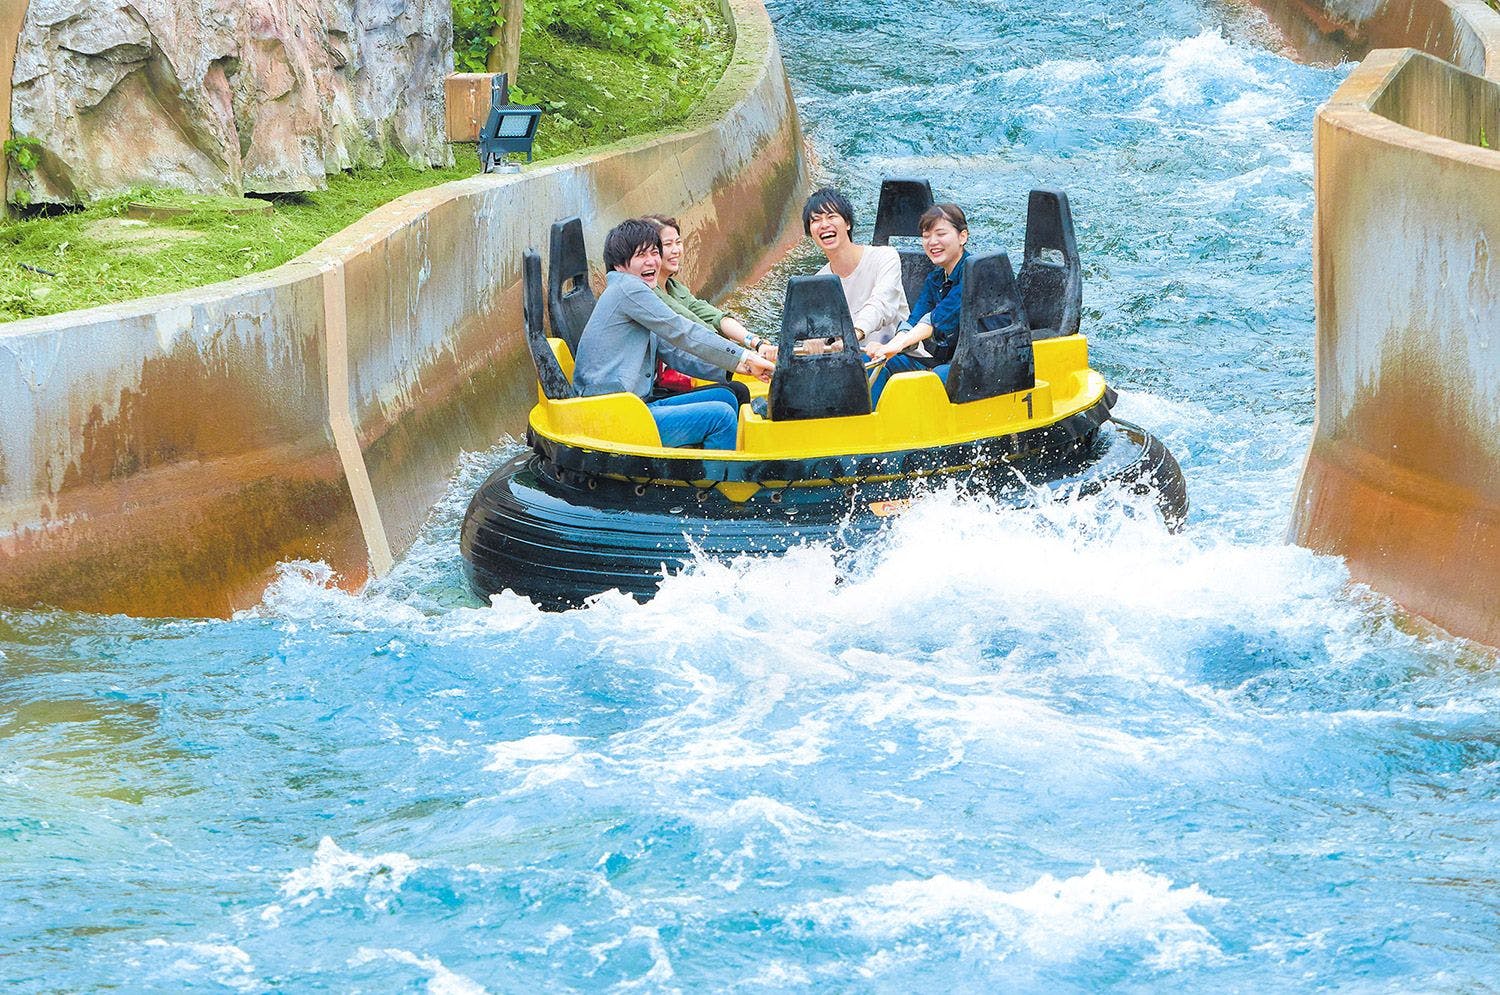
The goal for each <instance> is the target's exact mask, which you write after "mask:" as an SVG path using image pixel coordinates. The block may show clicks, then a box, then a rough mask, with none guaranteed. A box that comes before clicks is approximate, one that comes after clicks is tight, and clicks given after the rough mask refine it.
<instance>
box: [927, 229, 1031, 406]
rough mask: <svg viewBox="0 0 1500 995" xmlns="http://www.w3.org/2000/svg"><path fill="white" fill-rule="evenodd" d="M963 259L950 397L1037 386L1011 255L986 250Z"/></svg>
mask: <svg viewBox="0 0 1500 995" xmlns="http://www.w3.org/2000/svg"><path fill="white" fill-rule="evenodd" d="M964 265H965V266H966V267H968V268H967V269H965V270H964V290H963V294H964V296H963V311H962V314H961V316H960V318H959V321H958V347H957V348H956V349H955V350H954V351H953V365H952V367H951V368H950V369H949V371H948V398H949V399H950V400H951V401H953V403H954V404H965V403H967V402H969V401H979V400H983V399H984V398H986V397H999V396H1000V395H1001V394H1011V393H1014V392H1015V391H1018V390H1030V389H1031V388H1033V387H1035V386H1036V360H1035V356H1034V355H1033V354H1032V349H1031V328H1030V326H1029V325H1028V324H1027V321H1026V309H1025V307H1024V305H1022V303H1021V295H1020V293H1019V291H1018V289H1017V287H1016V278H1015V274H1014V273H1013V272H1012V271H1011V268H1010V257H1009V256H1007V255H1006V254H1005V253H1003V252H988V253H985V254H984V255H982V256H970V257H969V258H968V259H966V260H965V261H964Z"/></svg>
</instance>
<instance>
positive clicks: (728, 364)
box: [573, 218, 775, 449]
mask: <svg viewBox="0 0 1500 995" xmlns="http://www.w3.org/2000/svg"><path fill="white" fill-rule="evenodd" d="M604 268H605V270H606V277H605V279H606V281H607V285H606V287H605V289H604V293H603V294H601V295H600V296H599V300H598V302H597V303H596V304H595V305H594V313H593V315H592V316H590V318H589V321H588V324H587V325H585V326H584V329H583V335H582V336H580V337H579V340H578V355H577V357H575V359H574V361H573V386H574V387H575V388H577V390H578V393H579V394H581V395H583V396H584V397H588V396H592V395H595V394H614V393H618V392H620V391H625V392H627V393H631V394H634V395H636V396H637V397H639V398H641V399H642V400H643V401H646V402H647V404H646V407H647V410H649V411H650V412H651V417H652V418H653V419H654V420H655V421H656V428H657V431H658V432H660V433H661V441H662V445H664V446H692V445H700V444H701V445H702V446H703V447H704V448H705V449H733V448H734V447H735V441H736V437H737V434H738V426H739V402H738V401H737V400H736V399H735V396H734V393H733V391H731V390H730V389H729V388H728V387H719V386H715V387H702V388H699V389H697V390H692V391H688V392H687V393H685V394H674V395H672V396H670V397H664V398H662V399H660V400H657V401H652V400H650V397H651V388H652V385H653V383H654V382H655V380H656V361H657V359H658V357H659V358H661V359H662V360H664V361H665V362H666V364H667V365H668V366H670V367H672V368H673V369H676V370H681V371H682V372H684V373H687V374H689V375H691V376H695V377H698V378H699V379H710V378H716V377H717V375H718V371H719V370H728V371H731V372H735V373H746V374H750V375H752V376H756V377H758V378H760V379H761V380H770V379H771V372H772V371H773V370H774V369H775V365H774V364H772V363H771V362H770V361H768V360H766V359H763V358H762V357H761V356H760V355H759V354H758V353H755V352H752V351H750V350H747V349H745V348H743V347H741V346H738V345H735V344H734V343H732V342H730V341H728V340H727V339H724V338H721V337H719V336H718V335H715V334H714V333H713V332H712V331H710V330H709V329H708V328H706V327H704V326H703V325H700V324H698V323H697V322H695V321H692V320H690V319H688V318H685V317H683V316H682V315H680V314H678V313H677V312H675V311H673V310H672V309H671V308H669V307H668V306H667V305H666V304H664V303H663V302H662V300H661V298H659V297H657V296H656V293H655V291H653V290H652V289H651V281H652V280H654V279H655V278H656V274H657V271H658V270H659V269H660V268H661V236H660V234H659V233H658V229H657V227H656V226H655V225H653V224H652V223H651V222H649V221H644V220H640V219H635V218H633V219H631V220H629V221H623V222H621V223H620V224H618V225H616V226H615V227H614V228H612V229H610V232H609V234H608V235H606V236H605V238H604Z"/></svg>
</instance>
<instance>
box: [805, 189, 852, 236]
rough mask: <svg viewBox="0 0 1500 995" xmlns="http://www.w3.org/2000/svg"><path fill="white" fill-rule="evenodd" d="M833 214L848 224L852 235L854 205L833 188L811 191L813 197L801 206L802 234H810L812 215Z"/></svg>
mask: <svg viewBox="0 0 1500 995" xmlns="http://www.w3.org/2000/svg"><path fill="white" fill-rule="evenodd" d="M829 211H832V212H834V213H835V214H837V215H838V216H839V217H841V218H843V219H844V220H845V221H846V222H848V224H849V233H850V234H851V235H852V234H854V205H853V204H851V203H849V198H848V197H845V196H844V195H843V194H841V193H839V192H838V191H837V190H835V189H834V188H833V187H824V188H823V189H821V190H815V191H813V195H812V196H811V197H809V198H807V203H806V204H803V205H802V234H804V235H811V234H812V216H813V215H814V214H826V213H828V212H829Z"/></svg>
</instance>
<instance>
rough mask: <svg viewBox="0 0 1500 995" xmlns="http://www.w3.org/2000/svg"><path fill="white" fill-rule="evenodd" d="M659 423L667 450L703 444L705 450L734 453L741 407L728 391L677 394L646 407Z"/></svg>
mask: <svg viewBox="0 0 1500 995" xmlns="http://www.w3.org/2000/svg"><path fill="white" fill-rule="evenodd" d="M646 410H647V411H650V412H651V417H652V418H654V419H655V420H656V430H657V431H658V432H660V433H661V444H662V445H664V446H692V445H697V444H698V443H702V444H703V448H705V449H733V448H734V443H735V439H736V437H737V436H738V429H739V421H740V407H739V402H738V401H737V400H736V399H735V396H734V391H732V390H730V389H729V388H728V387H709V388H707V389H704V390H694V391H690V392H688V393H686V394H673V395H672V396H671V397H664V398H662V399H661V400H660V401H652V402H651V403H649V404H647V405H646Z"/></svg>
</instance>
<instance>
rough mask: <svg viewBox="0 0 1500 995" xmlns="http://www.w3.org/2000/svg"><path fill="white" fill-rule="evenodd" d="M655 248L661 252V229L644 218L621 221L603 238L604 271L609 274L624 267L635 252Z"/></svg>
mask: <svg viewBox="0 0 1500 995" xmlns="http://www.w3.org/2000/svg"><path fill="white" fill-rule="evenodd" d="M653 246H655V248H656V251H657V252H660V251H661V229H660V228H659V227H657V226H656V225H655V224H653V223H652V222H650V221H647V220H646V219H645V218H631V219H630V220H628V221H621V222H620V223H619V224H617V225H615V226H614V227H613V228H611V229H610V230H609V234H608V235H605V236H604V269H605V271H606V272H611V271H613V270H614V268H615V267H616V266H624V265H625V264H627V263H629V262H630V260H631V259H633V258H634V257H635V254H636V253H637V252H641V251H643V250H645V249H649V248H652V247H653Z"/></svg>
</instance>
